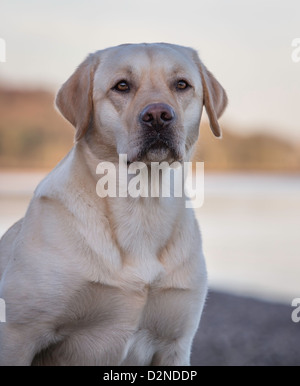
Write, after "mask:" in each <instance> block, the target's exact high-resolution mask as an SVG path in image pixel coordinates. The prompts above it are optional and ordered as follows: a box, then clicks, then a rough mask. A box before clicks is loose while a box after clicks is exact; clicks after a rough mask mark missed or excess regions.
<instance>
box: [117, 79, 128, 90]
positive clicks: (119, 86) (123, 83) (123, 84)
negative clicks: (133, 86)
mask: <svg viewBox="0 0 300 386" xmlns="http://www.w3.org/2000/svg"><path fill="white" fill-rule="evenodd" d="M113 90H116V91H120V92H128V91H129V90H130V87H129V84H128V83H127V82H126V81H125V80H121V81H120V82H118V83H117V84H116V85H115V86H114V87H113Z"/></svg>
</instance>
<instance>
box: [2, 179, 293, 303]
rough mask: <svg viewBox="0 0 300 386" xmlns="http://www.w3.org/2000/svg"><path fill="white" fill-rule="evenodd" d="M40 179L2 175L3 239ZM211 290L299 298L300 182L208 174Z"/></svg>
mask: <svg viewBox="0 0 300 386" xmlns="http://www.w3.org/2000/svg"><path fill="white" fill-rule="evenodd" d="M42 178H43V174H38V173H34V174H32V173H27V174H26V173H22V174H17V173H0V236H1V235H3V233H4V232H5V231H6V230H7V228H8V227H9V226H11V225H12V224H13V223H14V222H15V221H17V220H18V219H19V218H20V217H22V216H23V215H24V214H25V211H26V208H27V205H28V203H29V200H30V197H31V194H32V192H33V190H34V188H35V186H36V185H37V183H38V182H39V181H40V180H41V179H42ZM196 213H197V218H198V220H199V223H200V227H201V231H202V235H203V245H204V251H205V255H206V260H207V266H208V272H209V279H210V285H211V287H214V288H217V289H222V290H225V291H228V292H233V293H238V294H245V295H250V296H256V297H259V298H264V299H270V300H277V301H283V302H286V303H289V304H290V303H291V300H292V299H293V298H296V297H298V298H299V297H300V176H282V175H267V174H266V175H254V174H253V175H251V174H249V175H237V174H222V175H218V174H206V175H205V202H204V205H203V207H202V208H200V209H197V211H196Z"/></svg>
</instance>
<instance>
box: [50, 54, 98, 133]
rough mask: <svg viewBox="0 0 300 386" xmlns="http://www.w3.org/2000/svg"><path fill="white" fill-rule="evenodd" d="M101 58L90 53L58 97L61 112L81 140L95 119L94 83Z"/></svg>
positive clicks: (57, 102)
mask: <svg viewBox="0 0 300 386" xmlns="http://www.w3.org/2000/svg"><path fill="white" fill-rule="evenodd" d="M98 63H99V58H98V57H97V56H96V55H95V54H90V55H89V56H88V57H87V58H86V59H85V61H84V62H83V63H81V64H80V66H79V67H78V68H77V70H76V71H75V72H74V74H73V75H72V76H71V77H70V78H69V79H68V80H67V81H66V82H65V83H64V84H63V85H62V87H61V89H60V90H59V92H58V94H57V97H56V106H57V108H58V109H59V111H60V112H61V114H62V115H63V116H64V117H65V118H66V119H67V120H68V121H69V122H70V123H71V124H72V125H73V126H74V127H75V128H76V136H75V140H76V141H79V140H80V139H81V138H82V137H83V136H84V134H85V133H86V131H87V129H88V128H89V126H90V125H91V123H92V121H93V83H94V73H95V71H96V69H97V66H98Z"/></svg>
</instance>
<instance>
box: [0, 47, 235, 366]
mask: <svg viewBox="0 0 300 386" xmlns="http://www.w3.org/2000/svg"><path fill="white" fill-rule="evenodd" d="M56 103H57V107H58V109H59V110H60V112H61V113H62V115H63V116H64V117H65V118H66V119H67V120H68V121H70V122H71V124H72V125H73V126H74V127H75V128H76V143H75V146H74V148H73V149H72V150H71V152H70V153H69V154H68V155H67V156H66V158H65V159H64V160H63V161H62V162H61V163H60V164H59V165H58V166H57V167H56V168H55V169H54V170H53V171H52V172H51V173H50V174H49V175H48V176H47V177H46V178H45V180H44V181H42V182H41V184H40V185H39V186H38V188H37V189H36V191H35V194H34V197H33V199H32V202H31V204H30V206H29V209H28V211H27V213H26V216H25V217H24V218H23V219H22V220H20V221H19V222H18V223H16V224H15V225H14V226H13V227H12V228H11V229H10V230H9V231H8V232H7V233H6V234H5V235H4V237H3V238H2V240H1V243H0V279H1V282H0V297H1V298H2V299H4V300H5V302H6V314H7V320H6V323H0V364H1V365H164V366H167V365H174V366H175V365H189V362H190V352H191V345H192V341H193V337H194V334H195V332H196V330H197V327H198V323H199V320H200V316H201V312H202V308H203V304H204V301H205V297H206V288H207V279H206V269H205V262H204V257H203V254H202V246H201V237H200V233H199V230H198V226H197V222H196V219H195V216H194V213H193V210H192V209H186V207H185V200H186V197H182V198H180V197H179V198H178V197H173V198H172V197H170V198H167V199H164V200H162V199H160V198H153V197H152V198H151V197H148V198H145V197H138V198H133V197H130V196H128V197H106V198H100V197H99V195H97V193H96V184H97V181H98V180H99V176H97V174H96V170H97V165H98V164H99V162H100V161H109V162H111V163H113V164H115V165H118V163H119V154H126V155H127V161H128V165H126V167H127V166H128V167H129V166H130V164H131V163H133V162H135V161H139V162H144V163H145V164H146V165H147V167H150V165H151V164H150V163H151V162H153V161H155V162H160V161H167V162H173V161H180V162H184V161H188V160H189V159H190V157H191V154H192V151H193V147H194V145H195V143H196V140H197V138H198V131H199V123H200V118H201V114H202V108H203V106H205V108H206V111H207V114H208V117H209V120H210V126H211V129H212V131H213V133H214V134H215V136H217V137H219V136H220V135H221V133H220V128H219V125H218V121H217V119H218V118H219V116H220V115H221V114H222V112H223V110H224V108H225V106H226V103H227V97H226V93H225V91H224V90H223V88H222V87H221V85H220V84H219V83H218V81H217V80H216V79H215V78H214V76H213V75H212V74H211V73H210V72H209V71H208V70H207V69H206V67H205V66H204V65H203V63H202V62H201V61H200V59H199V57H198V55H197V53H196V52H195V51H194V50H193V49H190V48H186V47H181V46H177V45H171V44H164V43H159V44H132V45H131V44H126V45H121V46H118V47H113V48H108V49H105V50H102V51H98V52H96V53H94V54H92V55H89V56H88V58H87V59H86V60H85V61H84V62H83V63H82V64H81V65H80V66H79V67H78V69H77V70H76V71H75V73H74V74H73V75H72V76H71V77H70V78H69V80H67V82H66V83H65V84H64V85H63V86H62V88H61V89H60V91H59V93H58V95H57V100H56Z"/></svg>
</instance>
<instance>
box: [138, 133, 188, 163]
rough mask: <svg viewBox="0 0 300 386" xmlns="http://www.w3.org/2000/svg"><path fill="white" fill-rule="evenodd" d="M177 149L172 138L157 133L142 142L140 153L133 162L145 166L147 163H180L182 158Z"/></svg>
mask: <svg viewBox="0 0 300 386" xmlns="http://www.w3.org/2000/svg"><path fill="white" fill-rule="evenodd" d="M177 148H178V146H177V145H176V141H175V139H174V138H170V137H168V136H165V135H162V134H160V133H157V134H156V135H155V136H154V135H152V136H148V137H147V138H145V139H144V140H143V143H142V146H141V147H140V151H138V153H137V155H136V157H135V159H133V161H141V162H145V163H146V164H147V163H149V162H163V161H167V162H169V163H171V162H174V161H180V160H181V159H182V156H181V155H180V153H179V151H178V149H177ZM131 162H132V161H131Z"/></svg>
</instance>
